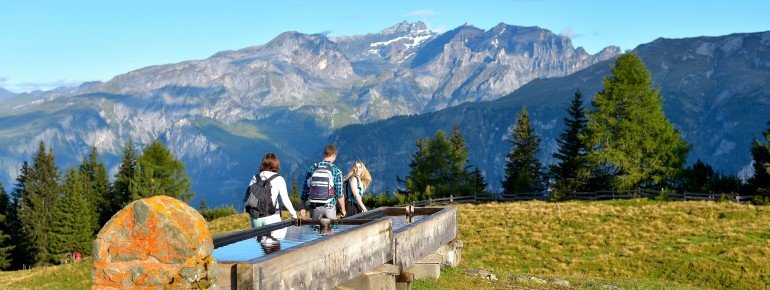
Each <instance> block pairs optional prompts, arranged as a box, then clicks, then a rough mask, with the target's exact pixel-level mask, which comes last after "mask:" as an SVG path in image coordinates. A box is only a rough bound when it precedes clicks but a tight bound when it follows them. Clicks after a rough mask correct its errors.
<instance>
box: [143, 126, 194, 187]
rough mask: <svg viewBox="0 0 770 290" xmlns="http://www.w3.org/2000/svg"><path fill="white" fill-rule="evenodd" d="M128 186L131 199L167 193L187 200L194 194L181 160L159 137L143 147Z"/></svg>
mask: <svg viewBox="0 0 770 290" xmlns="http://www.w3.org/2000/svg"><path fill="white" fill-rule="evenodd" d="M129 189H130V191H131V195H132V198H133V199H139V198H145V197H150V196H155V195H167V196H170V197H174V198H177V199H181V200H183V201H189V200H190V199H191V198H192V196H193V194H192V192H191V191H190V178H188V177H187V174H186V173H185V172H184V164H183V163H182V162H181V161H179V160H178V159H176V157H174V155H173V154H172V153H171V151H169V150H168V149H167V148H166V146H165V145H163V143H161V142H160V141H158V140H155V141H153V142H152V144H150V145H149V146H147V147H145V148H144V150H142V155H141V156H139V158H137V159H136V172H135V174H134V177H133V178H132V179H131V185H130V187H129Z"/></svg>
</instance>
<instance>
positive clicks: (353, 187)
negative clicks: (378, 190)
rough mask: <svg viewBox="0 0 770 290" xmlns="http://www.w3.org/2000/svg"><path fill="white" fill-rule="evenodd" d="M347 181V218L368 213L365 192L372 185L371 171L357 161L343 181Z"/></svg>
mask: <svg viewBox="0 0 770 290" xmlns="http://www.w3.org/2000/svg"><path fill="white" fill-rule="evenodd" d="M343 180H344V181H345V183H344V184H345V195H346V196H347V200H348V202H347V204H346V205H345V207H346V208H347V216H352V215H355V214H357V213H361V212H366V211H367V209H366V206H365V205H364V200H363V197H364V192H365V191H366V188H367V187H369V184H371V183H372V175H371V174H369V170H367V169H366V166H365V165H364V163H363V162H362V161H361V160H356V162H354V163H353V168H351V169H350V173H348V176H346V177H345V179H343Z"/></svg>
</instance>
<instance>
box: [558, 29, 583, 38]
mask: <svg viewBox="0 0 770 290" xmlns="http://www.w3.org/2000/svg"><path fill="white" fill-rule="evenodd" d="M559 35H561V36H566V37H569V39H575V38H578V37H581V36H583V35H582V34H580V33H577V32H575V31H574V30H572V28H569V27H567V28H564V29H562V30H561V33H559Z"/></svg>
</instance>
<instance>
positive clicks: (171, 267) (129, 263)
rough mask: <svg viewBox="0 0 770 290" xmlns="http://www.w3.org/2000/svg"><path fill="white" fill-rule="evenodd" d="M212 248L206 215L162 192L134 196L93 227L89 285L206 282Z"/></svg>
mask: <svg viewBox="0 0 770 290" xmlns="http://www.w3.org/2000/svg"><path fill="white" fill-rule="evenodd" d="M213 250H214V244H213V242H212V239H211V233H209V231H208V229H207V227H206V221H205V220H204V219H203V217H202V216H201V215H200V214H199V213H198V212H197V211H196V210H195V209H193V208H191V207H190V206H188V205H187V204H186V203H184V202H182V201H179V200H177V199H174V198H171V197H168V196H162V195H161V196H154V197H150V198H146V199H141V200H137V201H134V202H133V203H131V204H129V205H128V206H126V207H125V208H123V209H122V210H121V211H119V212H118V213H117V214H115V215H114V216H113V217H112V219H111V220H110V221H109V222H107V224H106V225H105V226H104V227H103V228H102V229H101V231H99V235H98V236H97V238H96V240H95V241H94V250H93V253H94V254H93V256H94V257H93V258H94V268H93V270H92V271H91V279H92V282H93V287H94V288H95V289H97V288H98V289H110V288H120V289H126V288H148V287H156V288H157V287H171V288H209V287H211V286H212V285H213V282H214V281H213V280H214V276H213V267H214V263H215V261H214V260H213V258H212V257H211V252H212V251H213Z"/></svg>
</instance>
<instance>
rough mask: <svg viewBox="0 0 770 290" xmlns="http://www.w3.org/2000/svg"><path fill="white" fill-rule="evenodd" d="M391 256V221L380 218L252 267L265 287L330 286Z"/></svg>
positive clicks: (270, 258)
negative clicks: (259, 275)
mask: <svg viewBox="0 0 770 290" xmlns="http://www.w3.org/2000/svg"><path fill="white" fill-rule="evenodd" d="M391 260H393V232H392V228H391V221H390V219H389V218H381V219H379V220H377V221H373V222H371V223H370V224H365V225H361V226H360V227H358V228H355V229H350V230H348V231H345V232H342V233H340V234H335V235H332V236H327V237H324V238H321V239H318V240H315V241H312V242H309V243H307V244H304V245H300V246H297V247H294V248H290V249H287V250H285V252H283V253H280V254H278V255H275V256H270V257H269V258H267V259H262V258H261V259H257V260H255V261H254V262H253V264H251V267H252V268H251V271H252V275H254V277H257V275H258V271H260V270H261V277H262V278H261V279H260V280H261V287H262V288H263V289H329V288H333V287H336V286H338V285H340V284H342V283H344V282H345V281H348V280H350V279H352V278H354V277H356V276H358V275H360V274H363V273H365V272H367V271H370V270H372V269H374V268H376V267H378V266H380V265H382V264H385V263H387V262H388V261H391ZM240 276H242V275H240V273H239V277H240ZM253 286H254V287H257V286H260V285H253ZM238 288H239V289H240V288H241V285H238Z"/></svg>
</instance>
